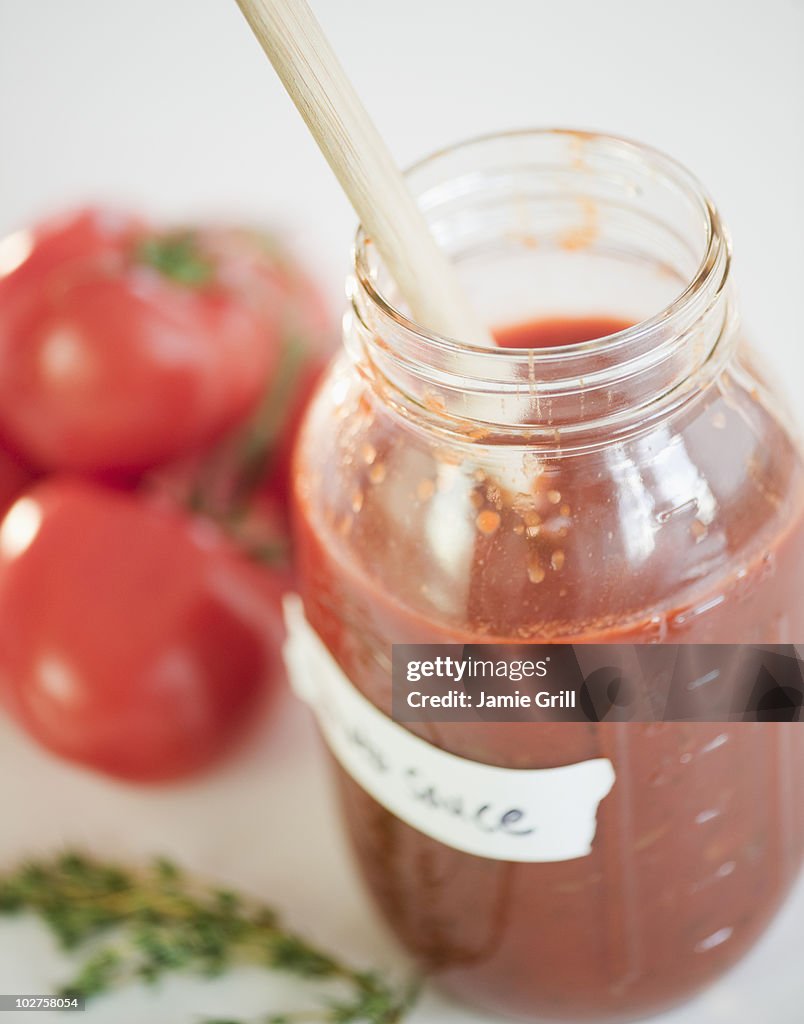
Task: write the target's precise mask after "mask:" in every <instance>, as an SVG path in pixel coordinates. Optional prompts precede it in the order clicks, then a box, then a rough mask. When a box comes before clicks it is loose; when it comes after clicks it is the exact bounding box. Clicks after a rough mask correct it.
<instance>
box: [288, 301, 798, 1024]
mask: <svg viewBox="0 0 804 1024" xmlns="http://www.w3.org/2000/svg"><path fill="white" fill-rule="evenodd" d="M625 323H626V322H625V321H614V320H609V319H607V320H605V321H601V320H595V321H594V322H592V321H589V320H583V321H581V322H573V321H570V320H566V321H555V320H551V321H549V322H547V323H540V324H535V325H533V324H531V325H526V326H525V327H521V328H511V329H506V330H504V331H501V332H499V333H498V337H499V338H500V339H501V342H503V339H504V342H503V343H504V344H511V343H512V341H515V342H516V344H521V345H534V344H549V343H551V342H553V343H557V342H556V340H555V339H557V338H559V337H560V338H561V341H562V343H566V342H568V341H578V340H581V339H582V338H585V337H587V336H589V335H596V334H599V333H600V332H601V328H602V327H604V333H609V332H610V330H611V329H612V328H614V327H616V328H617V329H619V328H620V327H621V326H624V325H625ZM604 325H605V326H604ZM559 328H560V329H559ZM325 391H326V389H325ZM511 486H512V485H510V484H509V483H508V482H507V481H506V480H504V479H502V478H500V477H499V476H497V477H495V475H494V474H493V472H490V471H489V469H488V466H487V465H486V466H484V464H483V463H482V458H481V456H480V455H478V456H475V455H474V454H473V452H470V454H469V455H466V454H464V455H463V456H462V457H461V458H456V457H455V453H454V452H452V451H450V450H449V449H448V448H446V449H445V446H444V445H443V443H442V442H439V443H436V442H433V443H430V442H429V441H427V440H426V439H423V438H422V437H421V436H420V435H417V434H416V433H415V432H414V431H411V430H409V429H408V428H407V427H405V426H403V425H401V424H400V420H399V419H398V418H396V417H395V416H392V415H390V414H389V413H388V411H387V409H386V407H385V406H384V405H383V403H382V402H381V401H379V400H378V399H377V398H376V397H375V396H374V395H373V394H372V393H371V392H367V391H365V390H363V389H362V388H361V386H360V385H357V384H355V385H353V388H352V392H350V393H349V394H348V396H347V398H346V399H345V400H343V401H342V404H341V405H340V406H339V407H338V409H337V410H335V409H334V407H333V406H332V405H330V404H328V398H327V397H326V396H325V395H324V394H322V396H321V398H320V399H319V402H318V403H317V405H316V406H315V407H314V409H313V411H312V414H311V416H310V419H309V420H308V424H307V428H306V430H305V431H304V433H303V436H302V440H301V444H300V447H299V452H298V458H297V482H296V487H297V518H298V540H299V551H300V573H301V590H302V594H303V597H304V600H305V606H306V609H307V614H308V618H309V619H310V622H311V624H312V625H313V627H314V628H315V629H316V630H317V631H318V632H319V634H320V635H321V636H322V638H323V639H324V641H325V643H326V644H327V646H328V647H329V649H330V650H331V651H332V653H333V654H334V656H335V657H336V659H337V660H338V662H339V663H340V664H341V666H342V667H343V669H344V670H345V672H346V673H347V675H348V676H349V677H350V679H351V680H352V681H353V682H354V684H355V685H356V686H357V687H358V688H359V689H360V690H361V691H362V692H363V693H364V694H366V695H367V696H368V697H369V699H371V700H372V701H373V702H374V703H375V704H376V705H377V706H378V707H380V708H381V709H383V710H384V711H386V713H390V674H389V668H388V666H389V663H390V648H391V644H392V643H404V642H411V643H472V642H483V641H490V640H503V641H504V640H516V641H521V640H523V639H534V640H539V641H541V642H547V641H550V640H566V641H573V642H574V641H584V640H588V641H594V642H597V643H601V642H611V643H632V642H645V643H647V642H657V641H666V642H669V643H685V642H690V643H694V642H702V643H720V642H746V643H753V642H764V643H793V642H797V641H799V642H800V641H801V640H802V638H804V601H802V580H803V579H804V513H803V512H802V509H804V498H803V495H804V477H803V474H802V468H801V461H800V456H799V454H798V451H797V449H796V448H795V446H794V444H793V443H792V442H791V440H790V439H789V437H788V436H787V434H785V433H784V431H783V430H782V429H781V428H780V427H779V425H778V424H777V423H776V421H775V419H774V418H773V416H772V414H771V413H770V412H769V411H766V410H764V409H763V408H762V407H760V405H759V404H758V403H756V400H755V398H754V397H753V391H752V387H751V385H750V384H749V385H745V386H743V385H742V384H740V383H739V381H737V380H736V379H734V380H730V381H728V382H724V384H723V385H722V386H721V387H720V388H719V389H711V391H710V392H708V393H707V394H706V395H705V396H702V397H701V399H700V401H699V402H698V403H697V404H696V406H695V407H694V409H691V410H690V412H689V413H688V414H687V416H686V418H685V419H684V420H683V422H680V423H679V424H677V433H676V434H674V435H671V434H670V433H669V432H668V431H666V430H665V431H662V430H659V432H658V433H657V434H656V435H655V436H651V437H650V438H648V439H644V438H643V439H641V440H637V441H634V442H633V444H631V445H630V446H621V447H619V448H616V450H615V446H612V450H610V451H607V452H603V453H600V454H599V455H597V456H594V457H593V456H590V457H589V458H583V459H562V460H555V461H554V462H553V463H551V464H548V465H545V466H539V467H537V468H534V469H533V473H532V475H531V476H530V477H529V479H528V481H527V486H528V487H529V493H528V495H527V496H526V498H525V499H523V495H521V494H514V493H513V492H512V490H511V489H510V488H511ZM409 728H411V730H412V731H415V732H417V733H418V734H420V735H422V736H423V737H425V738H426V739H427V740H428V741H430V742H431V743H433V744H435V745H437V746H439V747H442V748H444V749H446V750H449V751H452V752H453V753H456V754H459V755H461V756H464V757H467V758H471V759H473V760H476V761H480V762H484V763H488V764H494V765H500V766H504V767H509V768H539V767H554V766H557V765H562V764H571V763H576V762H579V761H584V760H587V759H590V758H595V757H600V756H604V757H608V758H610V759H611V760H612V762H613V764H614V766H615V770H616V773H617V781H616V783H615V786H614V789H613V790H612V792H611V794H610V795H609V796H608V797H607V798H606V799H605V800H604V801H603V803H602V804H601V807H600V811H599V815H598V831H597V835H596V839H595V842H594V846H593V850H592V853H591V855H590V856H588V857H584V858H580V859H576V860H572V861H566V862H560V863H552V864H538V863H537V864H518V863H517V864H515V863H506V862H500V861H493V860H487V859H483V858H479V857H474V856H470V855H468V854H464V853H461V852H459V851H457V850H455V849H452V848H450V847H447V846H445V845H442V844H441V843H439V842H437V841H435V840H433V839H430V838H429V837H428V836H425V835H423V834H422V833H420V832H418V831H416V830H414V829H412V828H410V827H409V826H408V825H406V824H405V823H403V822H401V821H400V820H398V819H397V818H395V817H394V816H393V815H391V814H390V813H389V812H387V811H386V810H385V809H384V808H383V807H381V806H379V805H378V804H377V803H376V802H375V801H374V800H373V799H372V798H371V797H370V796H368V795H367V794H366V793H365V791H363V790H362V789H361V788H360V787H359V786H358V785H356V784H355V783H354V781H353V780H352V779H351V778H350V777H348V776H347V775H345V774H344V773H343V772H341V771H340V770H339V771H338V778H339V789H340V796H341V801H342V805H343V808H344V813H345V816H346V820H347V823H348V826H349V830H350V834H351V839H352V843H353V845H354V848H355V850H356V852H357V856H358V859H359V862H360V865H361V868H362V871H363V874H364V876H365V878H366V879H367V881H368V884H369V886H370V888H371V890H372V892H373V894H374V896H375V898H376V900H377V902H378V904H379V906H380V907H381V908H382V910H383V912H384V913H385V915H386V917H387V919H388V921H389V922H390V924H391V926H392V927H393V929H394V930H395V931H396V933H397V934H398V935H399V936H400V937H401V938H402V940H403V941H404V942H405V944H406V945H407V946H408V948H409V949H410V950H412V951H413V952H414V954H415V955H416V956H417V957H418V958H419V959H420V960H421V961H422V962H423V963H424V964H425V965H426V966H427V967H428V968H430V969H433V970H435V971H436V972H437V973H438V974H439V976H440V978H441V979H442V981H443V982H444V984H445V985H447V987H449V988H451V989H452V990H453V991H454V992H455V993H456V994H458V995H459V996H460V997H461V998H465V999H469V1000H471V1001H474V1002H476V1003H478V1004H480V1005H483V1006H486V1007H488V1008H490V1009H493V1010H494V1011H496V1012H505V1013H511V1014H514V1015H518V1016H521V1017H523V1018H527V1019H531V1020H533V1019H539V1020H542V1019H547V1020H596V1021H604V1020H611V1021H614V1020H618V1021H619V1020H626V1019H633V1018H635V1017H641V1016H642V1015H644V1014H646V1013H648V1012H653V1011H658V1010H660V1009H662V1008H664V1007H666V1006H669V1005H671V1004H672V1003H674V1002H677V1001H678V1000H680V999H682V998H684V997H686V996H688V995H690V994H692V993H693V992H695V991H696V990H697V989H699V988H701V987H702V986H703V985H705V984H706V983H707V982H709V981H711V979H712V978H714V977H715V976H716V975H717V974H719V973H720V972H722V971H723V970H725V969H726V968H727V967H728V966H730V965H731V964H732V963H734V962H735V960H736V959H738V958H739V957H740V956H741V955H742V954H743V953H744V952H745V951H746V950H747V949H748V948H749V947H750V946H751V944H752V943H753V942H754V941H755V940H756V938H757V937H758V935H759V934H760V933H761V931H762V930H763V928H764V927H765V925H766V924H767V922H768V921H769V919H770V918H771V916H772V914H773V912H774V910H775V909H776V907H777V906H778V904H779V902H780V900H781V899H782V897H783V895H784V894H785V892H786V891H787V889H788V887H789V885H790V884H791V882H792V879H793V878H794V877H795V874H796V872H797V871H798V868H799V866H800V863H801V858H802V850H803V849H804V795H803V794H802V789H801V782H802V779H803V778H804V730H802V729H801V727H800V726H798V725H795V724H793V725H789V726H787V725H775V724H767V723H764V724H756V725H741V724H737V725H734V724H732V725H717V724H684V723H679V724H636V723H634V724H600V725H595V724H588V725H587V724H572V723H570V724H567V723H473V724H465V723H450V724H422V725H411V726H409Z"/></svg>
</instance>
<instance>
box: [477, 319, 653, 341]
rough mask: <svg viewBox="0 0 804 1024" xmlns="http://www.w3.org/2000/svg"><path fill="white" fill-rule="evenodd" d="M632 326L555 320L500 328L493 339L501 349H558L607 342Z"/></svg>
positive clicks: (618, 322) (603, 321)
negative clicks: (603, 339)
mask: <svg viewBox="0 0 804 1024" xmlns="http://www.w3.org/2000/svg"><path fill="white" fill-rule="evenodd" d="M632 326H633V324H632V323H631V322H630V321H628V320H623V319H621V318H619V317H613V316H584V317H570V316H554V317H549V318H546V319H544V320H533V321H530V322H529V323H524V324H515V325H513V326H511V327H501V328H499V329H498V330H496V331H495V332H494V337H495V338H496V339H497V344H498V345H499V346H500V347H501V348H558V347H559V346H560V345H577V344H578V343H579V342H582V341H594V340H595V339H596V338H607V337H608V336H609V335H610V334H618V333H619V332H620V331H625V330H627V329H628V328H629V327H632Z"/></svg>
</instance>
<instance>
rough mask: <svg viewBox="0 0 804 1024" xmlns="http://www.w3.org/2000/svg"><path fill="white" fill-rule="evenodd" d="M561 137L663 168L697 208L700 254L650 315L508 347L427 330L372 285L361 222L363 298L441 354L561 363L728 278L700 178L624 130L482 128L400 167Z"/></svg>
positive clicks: (727, 259)
mask: <svg viewBox="0 0 804 1024" xmlns="http://www.w3.org/2000/svg"><path fill="white" fill-rule="evenodd" d="M540 138H542V139H549V138H555V139H563V140H570V139H573V140H577V141H578V142H579V143H581V144H583V145H588V144H595V143H596V144H603V145H606V146H609V147H614V148H617V149H619V150H620V151H621V152H622V155H623V157H624V158H631V159H633V158H635V157H636V158H638V159H639V160H641V161H642V162H643V163H644V164H645V165H651V164H652V165H653V166H654V168H656V169H657V170H660V171H661V172H663V173H664V175H665V176H666V178H667V179H668V180H669V181H671V182H672V183H673V184H674V185H675V186H676V187H678V188H679V189H680V190H682V191H683V193H684V194H685V197H686V198H687V199H689V200H691V201H692V202H693V203H694V204H695V205H696V206H697V207H698V209H699V210H700V212H701V214H702V223H703V228H704V246H703V254H702V256H701V258H700V261H699V263H698V266H697V268H696V270H695V271H694V272H693V274H692V275H691V277H690V280H689V281H688V283H687V284H686V285H685V286H684V288H683V289H682V291H681V292H680V293H679V294H678V295H677V296H676V297H675V298H673V299H671V300H670V302H668V303H666V304H665V305H664V306H663V307H662V308H661V309H659V310H658V311H657V312H656V313H654V314H652V315H651V316H650V317H648V318H646V319H644V320H640V321H638V322H637V323H635V324H633V325H632V326H629V327H627V328H625V329H623V330H621V331H618V332H616V333H614V334H609V335H605V336H601V337H598V338H593V339H591V340H588V341H582V342H574V343H572V344H565V345H555V346H550V347H549V348H532V349H527V348H526V349H523V348H510V347H504V346H495V347H493V348H492V347H489V346H486V345H482V344H478V343H476V342H469V341H463V340H461V339H458V338H453V337H449V336H447V335H444V334H440V333H438V332H436V331H432V330H430V329H429V328H427V327H425V326H424V325H422V324H420V323H418V322H416V321H415V320H413V319H412V318H411V317H409V316H408V315H407V314H406V313H405V312H403V311H402V310H401V309H399V307H398V306H397V305H395V304H394V303H393V302H392V301H391V300H390V299H389V298H388V297H387V296H386V295H385V294H384V293H383V291H382V290H381V289H380V288H379V287H378V285H377V283H376V281H375V279H374V277H373V275H372V274H371V272H370V269H369V265H368V258H367V255H368V254H367V249H368V247H369V245H370V241H369V239H368V238H367V236H366V233H365V230H364V228H363V226H362V225H359V226H358V228H357V232H356V235H355V241H354V249H353V264H354V270H355V275H356V278H357V280H358V282H359V284H360V286H361V288H362V289H364V291H365V294H366V296H367V297H368V299H369V300H370V301H371V302H372V303H373V304H374V305H376V307H377V308H378V309H379V311H380V312H381V314H382V315H383V316H386V317H388V318H389V319H390V320H391V321H392V322H393V323H394V324H395V325H396V326H397V327H398V328H401V329H402V330H403V331H405V332H406V333H408V334H412V335H415V336H416V337H418V338H419V339H421V340H424V341H426V342H427V343H428V344H429V345H431V346H432V347H433V348H434V349H436V350H438V351H439V352H441V353H443V354H445V355H452V356H460V355H471V356H472V357H474V358H478V357H479V358H480V359H490V360H494V361H498V362H499V361H503V360H504V361H508V362H512V361H516V362H520V361H523V360H530V361H531V362H532V361H533V359H534V358H536V359H538V360H540V361H544V362H549V363H550V364H551V365H556V364H559V365H560V364H561V363H562V362H564V361H566V360H573V359H577V358H578V357H580V356H586V355H594V354H601V355H602V354H606V355H611V356H615V355H616V353H617V352H618V351H619V350H620V349H623V348H627V347H629V346H631V345H633V344H634V343H635V342H639V341H642V340H644V339H645V337H646V336H649V335H650V334H652V333H653V332H654V331H655V330H656V329H657V327H659V326H660V325H662V326H667V325H668V324H672V322H673V321H674V320H675V319H676V318H678V317H680V316H682V315H683V312H684V311H685V310H686V309H687V308H688V307H689V306H690V304H692V303H694V302H695V300H696V299H697V298H698V296H699V295H700V294H701V293H702V292H704V291H705V290H706V289H707V288H713V291H714V294H715V295H717V294H718V293H719V292H720V291H721V290H722V288H723V286H724V285H725V282H726V280H727V279H728V273H729V268H730V264H731V258H732V252H731V242H730V239H729V237H728V234H727V232H726V229H725V227H724V225H723V222H722V220H721V217H720V214H719V212H718V209H717V206H716V205H715V203H714V201H713V199H712V198H711V196H710V195H709V192H708V191H707V190H706V188H705V187H704V186H703V184H702V183H701V181H700V180H699V179H698V178H697V177H696V176H695V175H694V174H693V173H692V172H691V171H690V170H688V169H687V167H685V165H684V164H682V163H681V162H680V161H678V160H676V159H675V158H673V157H671V156H669V155H668V154H666V153H664V152H663V151H662V150H660V149H657V148H655V147H653V146H649V145H646V144H644V143H641V142H637V141H635V140H633V139H629V138H627V137H625V136H620V135H616V134H610V133H606V132H598V131H591V130H584V129H575V128H558V127H547V128H518V129H509V130H506V131H499V132H487V133H483V134H480V135H476V136H473V137H471V138H468V139H464V140H461V141H459V142H457V143H453V144H451V145H448V146H444V147H441V148H440V149H437V150H435V151H434V152H431V153H430V154H429V155H427V156H425V157H423V158H422V159H420V160H417V161H416V162H415V163H413V164H411V165H410V166H409V167H408V168H406V170H405V172H404V173H405V177H406V178H410V177H412V176H413V175H414V174H416V173H418V172H419V171H422V170H425V169H427V168H428V167H430V166H432V165H433V164H435V163H436V162H437V161H438V160H440V159H442V158H444V157H448V156H452V155H457V154H459V153H462V152H465V151H467V150H470V149H472V148H473V147H476V146H482V145H484V144H491V143H495V142H505V141H506V140H508V141H515V140H517V139H521V140H528V139H533V140H536V139H540Z"/></svg>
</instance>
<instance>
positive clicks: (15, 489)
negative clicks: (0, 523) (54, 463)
mask: <svg viewBox="0 0 804 1024" xmlns="http://www.w3.org/2000/svg"><path fill="white" fill-rule="evenodd" d="M33 479H34V473H33V471H32V470H31V468H30V467H29V466H26V465H25V463H24V462H23V460H22V459H21V458H20V457H19V456H18V455H16V454H15V453H14V452H12V451H11V450H10V449H9V448H8V447H7V446H6V445H4V444H3V443H2V441H0V517H2V516H4V515H5V512H6V509H7V508H8V507H9V505H11V504H13V502H14V501H16V499H17V498H18V497H19V495H20V494H21V493H22V491H24V490H25V488H26V487H27V486H28V485H29V484H30V483H31V482H32V481H33Z"/></svg>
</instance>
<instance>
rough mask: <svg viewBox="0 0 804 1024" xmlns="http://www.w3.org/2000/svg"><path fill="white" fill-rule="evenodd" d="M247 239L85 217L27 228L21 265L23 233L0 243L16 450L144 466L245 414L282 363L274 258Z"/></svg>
mask: <svg viewBox="0 0 804 1024" xmlns="http://www.w3.org/2000/svg"><path fill="white" fill-rule="evenodd" d="M252 237H253V236H252V235H250V234H248V233H245V232H243V233H237V232H231V231H226V230H221V231H218V230H213V229H209V230H205V231H172V232H162V233H159V232H154V231H149V230H148V229H147V228H145V227H144V226H143V225H141V224H139V223H138V222H137V221H134V220H132V219H126V218H115V217H113V216H112V215H109V214H102V213H91V212H90V213H86V212H84V213H81V214H78V215H76V216H75V217H74V218H73V219H71V220H66V221H61V222H57V223H55V224H48V225H45V226H44V227H43V228H42V229H41V230H40V231H35V232H33V233H32V234H31V236H30V238H29V239H28V243H29V244H28V246H27V248H29V250H30V251H29V252H28V255H27V257H25V248H26V246H25V245H22V244H21V242H20V239H22V242H25V236H20V235H17V236H13V237H12V239H6V241H5V242H4V243H0V255H1V254H2V253H3V252H5V254H6V257H5V263H6V266H7V267H9V268H10V269H7V271H6V272H5V273H3V270H2V262H0V365H2V367H3V373H2V374H0V424H2V426H3V427H4V429H5V431H6V433H7V434H8V436H9V437H10V438H11V440H12V441H13V442H14V444H15V445H17V446H18V447H19V448H20V450H21V451H23V452H24V453H25V454H26V455H27V456H28V457H29V458H30V459H31V460H33V461H35V462H37V463H39V464H41V465H42V466H43V467H47V468H61V469H71V470H82V471H91V472H97V471H106V470H113V471H121V470H122V471H138V470H143V469H147V468H149V467H151V466H154V465H158V464H160V463H163V462H165V461H167V460H170V459H172V458H175V457H176V456H178V455H181V454H182V453H186V452H188V451H191V450H193V449H194V448H197V447H198V446H200V445H203V444H205V443H207V442H209V441H210V440H212V439H214V438H215V437H217V436H219V435H220V434H221V433H222V432H224V431H225V430H226V429H227V428H229V427H230V426H232V425H233V424H234V423H236V422H238V421H239V420H240V419H241V418H242V417H243V416H244V415H247V414H248V413H249V412H250V411H251V410H252V409H253V408H254V407H255V406H256V404H257V403H258V402H259V399H260V397H261V395H262V394H263V392H264V389H265V386H266V381H268V380H269V379H270V377H271V375H272V372H273V370H274V368H275V366H276V363H277V359H278V345H277V338H276V324H275V323H269V322H268V320H267V319H266V316H265V306H266V302H267V296H266V295H265V294H264V292H265V277H266V275H265V273H264V269H263V266H262V264H263V263H265V264H268V265H270V266H273V263H274V259H273V257H271V256H269V255H268V254H267V252H265V251H264V250H263V251H261V250H259V249H258V247H257V246H256V244H254V242H253V241H252ZM15 238H16V239H17V241H16V242H15V241H14V239H15ZM15 246H16V250H17V256H16V258H15ZM9 254H10V255H9ZM20 255H22V257H23V258H22V261H21V262H20V261H19V258H20ZM261 261H262V262H261ZM15 263H18V265H16V266H15Z"/></svg>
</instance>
